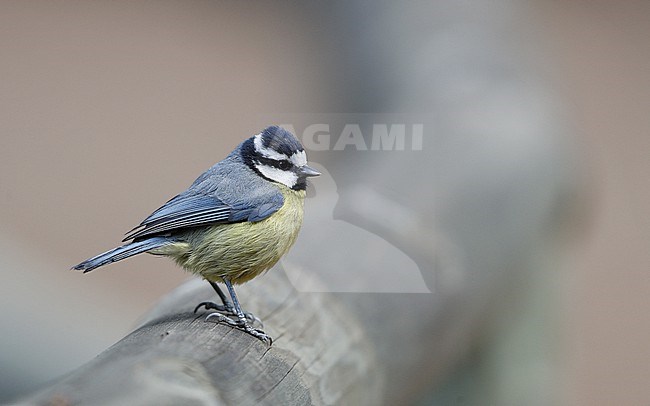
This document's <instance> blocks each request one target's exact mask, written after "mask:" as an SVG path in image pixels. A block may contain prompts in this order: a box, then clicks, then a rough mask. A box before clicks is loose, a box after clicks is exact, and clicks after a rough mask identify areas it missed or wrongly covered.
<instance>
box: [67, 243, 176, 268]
mask: <svg viewBox="0 0 650 406" xmlns="http://www.w3.org/2000/svg"><path fill="white" fill-rule="evenodd" d="M173 242H174V241H173V240H171V239H169V238H165V237H153V238H148V239H146V240H142V241H135V242H132V243H130V244H125V245H122V246H121V247H117V248H113V249H112V250H110V251H106V252H105V253H103V254H99V255H97V256H94V257H92V258H90V259H87V260H85V261H84V262H82V263H80V264H79V265H75V266H73V267H72V269H76V270H79V271H84V273H86V272H90V271H92V270H93V269H95V268H99V267H100V266H103V265H106V264H110V263H113V262H117V261H121V260H123V259H125V258H128V257H131V256H133V255H137V254H140V253H142V252H146V251H149V250H152V249H154V248H159V247H162V246H163V245H167V244H171V243H173Z"/></svg>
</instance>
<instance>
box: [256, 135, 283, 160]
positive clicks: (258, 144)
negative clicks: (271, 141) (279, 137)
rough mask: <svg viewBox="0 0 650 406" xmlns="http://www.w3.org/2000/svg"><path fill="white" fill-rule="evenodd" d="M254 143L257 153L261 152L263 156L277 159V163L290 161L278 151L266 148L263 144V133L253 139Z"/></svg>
mask: <svg viewBox="0 0 650 406" xmlns="http://www.w3.org/2000/svg"><path fill="white" fill-rule="evenodd" d="M253 143H254V144H255V151H257V152H259V153H260V154H261V155H262V156H265V157H267V158H271V159H275V160H276V161H282V160H285V159H289V158H288V157H287V156H286V155H284V154H281V153H279V152H278V151H274V150H272V149H270V148H266V147H265V146H264V144H263V143H262V133H259V134H257V135H256V136H255V138H254V139H253Z"/></svg>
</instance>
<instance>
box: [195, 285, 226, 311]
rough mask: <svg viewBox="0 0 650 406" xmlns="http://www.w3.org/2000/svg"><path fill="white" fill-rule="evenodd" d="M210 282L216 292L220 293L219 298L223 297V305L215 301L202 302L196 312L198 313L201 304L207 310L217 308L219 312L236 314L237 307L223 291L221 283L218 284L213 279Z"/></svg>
mask: <svg viewBox="0 0 650 406" xmlns="http://www.w3.org/2000/svg"><path fill="white" fill-rule="evenodd" d="M208 283H209V284H210V286H212V288H213V289H214V290H215V292H217V295H219V298H220V299H221V303H223V305H218V304H216V303H214V302H201V303H199V304H198V305H197V306H196V307H195V308H194V313H196V312H197V311H198V310H199V309H200V308H201V306H203V307H205V309H206V310H216V311H218V312H224V313H227V314H232V315H234V314H235V312H234V310H235V308H234V307H233V306H232V303H230V300H228V298H227V297H226V294H225V293H223V291H222V290H221V288H220V287H219V285H217V283H216V282H212V281H208Z"/></svg>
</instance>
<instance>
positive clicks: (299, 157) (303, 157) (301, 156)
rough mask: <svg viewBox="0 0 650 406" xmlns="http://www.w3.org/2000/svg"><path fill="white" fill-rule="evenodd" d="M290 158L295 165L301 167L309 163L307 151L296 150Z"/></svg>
mask: <svg viewBox="0 0 650 406" xmlns="http://www.w3.org/2000/svg"><path fill="white" fill-rule="evenodd" d="M289 160H290V161H291V163H292V164H293V165H294V166H296V167H298V168H300V167H301V166H305V165H307V154H306V153H305V151H298V152H294V154H293V155H291V158H289Z"/></svg>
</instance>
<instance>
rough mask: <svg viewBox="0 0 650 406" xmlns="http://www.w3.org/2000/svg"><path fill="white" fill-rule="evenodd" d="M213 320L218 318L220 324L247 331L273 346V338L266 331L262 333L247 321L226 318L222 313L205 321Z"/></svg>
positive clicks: (211, 314) (208, 317) (212, 315)
mask: <svg viewBox="0 0 650 406" xmlns="http://www.w3.org/2000/svg"><path fill="white" fill-rule="evenodd" d="M212 318H216V319H217V322H218V323H221V322H223V323H226V324H228V325H230V326H232V327H235V328H238V329H240V330H242V331H245V332H247V333H248V334H250V335H252V336H253V337H255V338H257V339H259V340H261V341H262V342H264V343H265V344H268V345H271V344H273V339H272V338H271V336H269V335H268V334H266V333H265V332H264V331H262V330H260V329H257V328H253V327H251V326H250V325H249V324H248V323H247V322H246V320H240V319H237V320H233V319H232V318H230V317H228V316H224V315H223V314H221V313H210V314H208V316H207V317H206V318H205V320H206V321H208V320H210V319H212ZM255 319H257V318H255ZM257 320H259V319H257Z"/></svg>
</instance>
